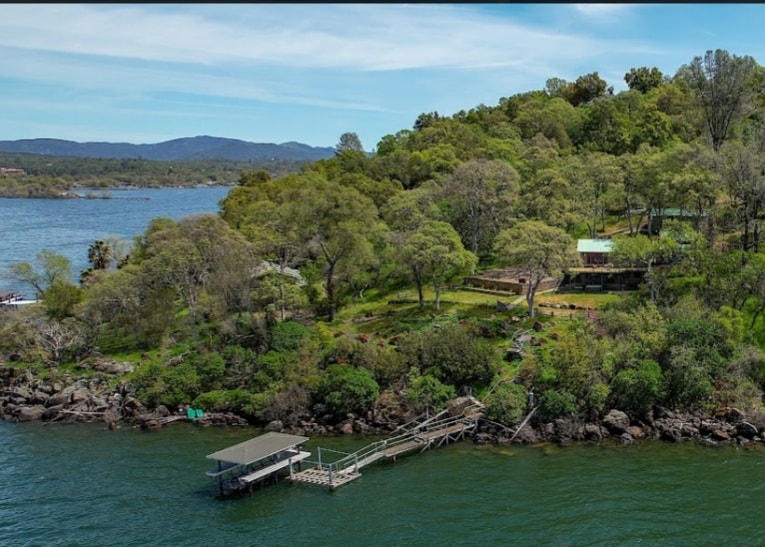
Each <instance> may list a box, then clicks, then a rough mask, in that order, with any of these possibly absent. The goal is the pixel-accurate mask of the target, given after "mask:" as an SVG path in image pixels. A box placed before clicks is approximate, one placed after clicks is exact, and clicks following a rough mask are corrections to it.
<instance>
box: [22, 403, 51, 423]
mask: <svg viewBox="0 0 765 547" xmlns="http://www.w3.org/2000/svg"><path fill="white" fill-rule="evenodd" d="M45 410H46V409H45V407H44V406H43V405H34V406H23V407H20V408H19V409H18V412H17V413H16V420H18V421H19V422H32V421H35V420H39V419H40V418H42V415H43V414H44V413H45Z"/></svg>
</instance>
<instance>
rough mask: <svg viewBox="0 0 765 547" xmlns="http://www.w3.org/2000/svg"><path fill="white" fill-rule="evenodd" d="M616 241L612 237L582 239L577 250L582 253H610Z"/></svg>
mask: <svg viewBox="0 0 765 547" xmlns="http://www.w3.org/2000/svg"><path fill="white" fill-rule="evenodd" d="M613 245H614V242H613V241H611V240H610V239H580V240H579V241H577V243H576V250H577V251H579V252H580V253H610V252H611V247H613Z"/></svg>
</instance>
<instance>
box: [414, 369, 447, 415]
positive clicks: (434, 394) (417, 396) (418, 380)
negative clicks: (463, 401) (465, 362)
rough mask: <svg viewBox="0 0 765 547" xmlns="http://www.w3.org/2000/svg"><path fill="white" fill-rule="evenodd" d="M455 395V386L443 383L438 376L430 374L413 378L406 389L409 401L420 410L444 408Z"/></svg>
mask: <svg viewBox="0 0 765 547" xmlns="http://www.w3.org/2000/svg"><path fill="white" fill-rule="evenodd" d="M455 395H456V392H455V390H454V386H449V385H445V384H442V383H441V382H440V381H439V380H438V378H435V377H433V376H431V375H429V374H426V375H424V376H415V377H414V378H411V379H410V383H409V387H408V388H407V390H406V400H407V402H408V403H409V404H411V405H413V406H414V407H415V408H416V409H417V410H418V411H423V410H425V409H426V408H429V409H440V408H443V406H444V405H445V404H446V403H447V402H448V401H450V400H452V399H454V397H455Z"/></svg>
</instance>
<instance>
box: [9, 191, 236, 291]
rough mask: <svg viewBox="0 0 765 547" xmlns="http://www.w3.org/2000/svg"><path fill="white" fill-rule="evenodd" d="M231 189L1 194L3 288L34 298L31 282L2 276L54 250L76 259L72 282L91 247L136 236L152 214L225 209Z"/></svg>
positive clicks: (178, 216) (178, 215)
mask: <svg viewBox="0 0 765 547" xmlns="http://www.w3.org/2000/svg"><path fill="white" fill-rule="evenodd" d="M229 190H230V188H227V187H210V188H162V189H135V190H111V191H110V195H111V196H112V198H111V199H10V198H0V291H3V290H14V291H20V292H21V293H22V294H24V295H25V296H27V297H33V296H34V294H33V292H34V291H33V289H31V288H30V287H29V286H28V285H26V286H25V285H23V284H19V283H18V282H15V281H11V280H8V279H6V278H4V277H3V275H4V273H5V272H6V270H7V268H8V266H10V265H11V264H14V263H18V262H29V263H30V264H33V265H34V264H35V259H36V256H37V253H39V252H40V251H41V250H43V249H49V250H51V251H54V252H56V253H58V254H61V255H63V256H65V257H67V258H68V259H69V260H70V261H71V263H72V276H73V279H72V281H73V282H74V283H78V282H79V277H80V272H81V271H82V270H85V269H87V268H88V266H89V264H88V247H89V246H90V245H91V244H92V243H93V242H94V241H96V240H98V239H103V238H106V237H108V236H116V237H119V238H121V239H125V240H128V241H132V239H133V237H134V236H139V235H142V234H143V233H144V231H145V230H146V228H147V227H148V225H149V222H150V221H151V220H152V219H153V218H157V217H168V218H171V219H173V220H180V219H181V218H183V217H184V216H187V215H191V214H195V213H215V212H218V211H220V207H219V205H218V202H219V201H220V200H221V199H223V198H224V197H226V195H227V194H228V192H229Z"/></svg>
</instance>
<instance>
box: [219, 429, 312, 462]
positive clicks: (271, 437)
mask: <svg viewBox="0 0 765 547" xmlns="http://www.w3.org/2000/svg"><path fill="white" fill-rule="evenodd" d="M307 440H308V437H301V436H300V435H288V434H286V433H276V432H275V431H269V432H268V433H265V434H263V435H260V436H259V437H255V438H252V439H250V440H248V441H244V442H241V443H239V444H235V445H233V446H229V447H228V448H224V449H223V450H218V451H217V452H213V453H212V454H208V455H207V458H208V459H210V460H218V461H223V462H229V463H235V464H238V465H247V464H250V463H253V462H256V461H258V460H262V459H263V458H267V457H268V456H272V455H274V454H277V453H279V452H281V451H283V450H287V449H288V448H291V447H293V446H297V445H299V444H302V443H304V442H306V441H307Z"/></svg>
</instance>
